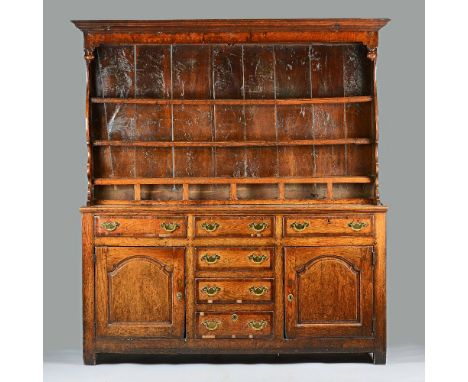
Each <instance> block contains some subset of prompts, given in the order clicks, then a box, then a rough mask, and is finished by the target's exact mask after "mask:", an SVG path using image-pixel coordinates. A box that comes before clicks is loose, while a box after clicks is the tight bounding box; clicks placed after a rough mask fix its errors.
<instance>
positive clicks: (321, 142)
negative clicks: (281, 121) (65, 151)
mask: <svg viewBox="0 0 468 382" xmlns="http://www.w3.org/2000/svg"><path fill="white" fill-rule="evenodd" d="M372 143H373V142H372V140H371V139H368V138H344V139H301V140H290V141H204V142H196V141H178V142H173V141H128V140H125V141H121V140H96V141H94V142H93V145H94V146H135V147H246V146H272V147H275V146H327V145H351V144H354V145H370V144H372Z"/></svg>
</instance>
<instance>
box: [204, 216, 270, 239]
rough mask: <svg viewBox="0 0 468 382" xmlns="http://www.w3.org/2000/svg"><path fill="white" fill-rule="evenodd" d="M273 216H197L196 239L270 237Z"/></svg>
mask: <svg viewBox="0 0 468 382" xmlns="http://www.w3.org/2000/svg"><path fill="white" fill-rule="evenodd" d="M273 221H274V218H273V216H229V217H227V216H209V217H208V216H207V217H204V216H197V217H195V236H198V237H271V236H273Z"/></svg>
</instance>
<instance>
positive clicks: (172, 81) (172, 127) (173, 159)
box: [169, 44, 175, 178]
mask: <svg viewBox="0 0 468 382" xmlns="http://www.w3.org/2000/svg"><path fill="white" fill-rule="evenodd" d="M172 50H173V45H172V44H171V45H170V65H169V67H170V69H169V70H170V71H171V73H170V74H171V101H172V100H173V99H174V80H173V78H172V72H173V68H172V66H173V65H172ZM171 142H174V103H173V102H171ZM172 177H173V178H175V148H174V146H172Z"/></svg>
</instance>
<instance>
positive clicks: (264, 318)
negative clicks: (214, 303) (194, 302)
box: [196, 311, 273, 338]
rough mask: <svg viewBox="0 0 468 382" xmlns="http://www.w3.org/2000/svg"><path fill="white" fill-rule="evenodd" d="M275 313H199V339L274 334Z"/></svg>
mask: <svg viewBox="0 0 468 382" xmlns="http://www.w3.org/2000/svg"><path fill="white" fill-rule="evenodd" d="M272 328H273V312H236V311H233V312H227V313H217V312H197V314H196V336H197V338H258V337H270V336H271V335H272V333H273V330H272Z"/></svg>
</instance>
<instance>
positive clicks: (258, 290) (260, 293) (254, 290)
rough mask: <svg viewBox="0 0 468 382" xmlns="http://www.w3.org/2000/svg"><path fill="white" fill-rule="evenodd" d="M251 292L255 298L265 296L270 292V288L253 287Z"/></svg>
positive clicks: (250, 289)
mask: <svg viewBox="0 0 468 382" xmlns="http://www.w3.org/2000/svg"><path fill="white" fill-rule="evenodd" d="M249 291H250V293H252V294H254V295H255V296H263V295H264V294H265V293H266V292H268V288H267V287H266V286H251V287H250V288H249Z"/></svg>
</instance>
